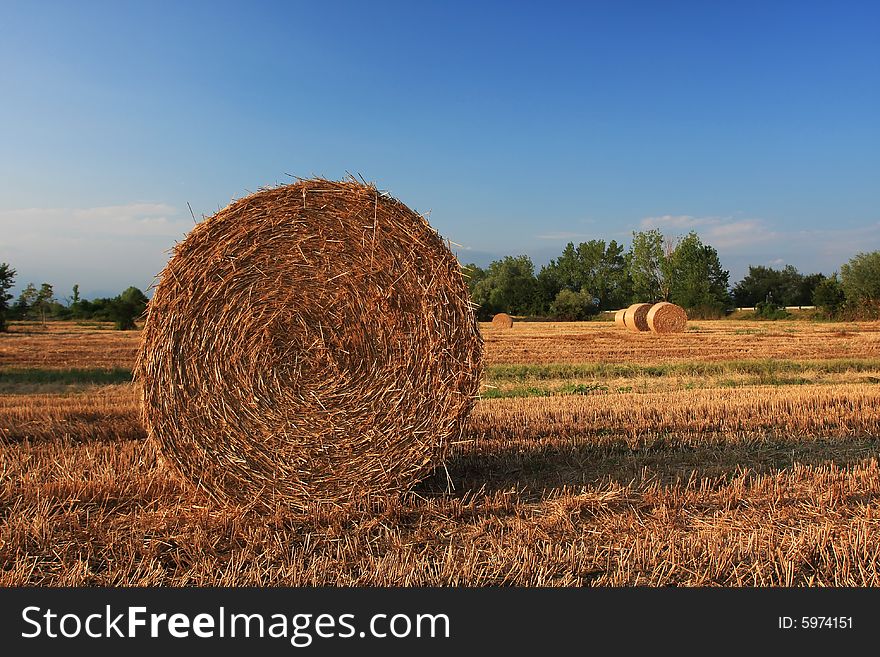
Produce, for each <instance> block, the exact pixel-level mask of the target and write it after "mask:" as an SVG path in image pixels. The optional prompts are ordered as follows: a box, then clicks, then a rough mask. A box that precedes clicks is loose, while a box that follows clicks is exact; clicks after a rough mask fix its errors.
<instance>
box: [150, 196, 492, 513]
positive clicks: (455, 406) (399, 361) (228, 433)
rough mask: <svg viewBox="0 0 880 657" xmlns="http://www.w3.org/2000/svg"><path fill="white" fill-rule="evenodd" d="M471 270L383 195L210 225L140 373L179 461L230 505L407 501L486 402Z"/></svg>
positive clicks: (278, 204) (267, 208)
mask: <svg viewBox="0 0 880 657" xmlns="http://www.w3.org/2000/svg"><path fill="white" fill-rule="evenodd" d="M481 358H482V339H481V338H480V334H479V327H478V324H477V322H476V319H475V317H474V313H473V310H472V308H471V305H470V297H469V294H468V288H467V285H466V283H465V281H464V278H463V277H462V274H461V269H460V266H459V263H458V262H457V260H456V258H455V256H454V255H453V254H452V253H451V252H450V250H449V249H448V247H447V246H446V244H445V243H444V241H443V240H442V239H441V237H440V236H439V235H438V234H437V233H436V232H435V231H434V230H433V229H432V228H431V227H430V225H429V224H428V222H427V221H426V220H425V219H424V217H422V216H420V215H418V214H416V213H415V212H413V211H412V210H410V209H409V208H407V207H406V206H405V205H404V204H403V203H401V202H399V201H397V200H395V199H393V198H391V197H389V196H387V195H386V194H384V193H382V192H379V191H378V190H377V189H376V188H375V187H373V186H372V185H363V184H359V183H356V182H353V181H344V182H332V181H328V180H320V179H316V180H305V181H300V182H297V183H295V184H292V185H285V186H281V187H276V188H274V189H265V190H261V191H259V192H257V193H256V194H253V195H251V196H248V197H246V198H243V199H241V200H239V201H236V202H234V203H232V204H231V205H229V206H228V207H226V208H225V209H223V210H221V211H219V212H218V213H217V214H216V215H214V216H213V217H210V218H209V219H207V220H205V221H203V222H201V223H199V224H198V225H197V226H196V227H195V228H193V230H192V232H191V233H190V234H189V236H188V237H187V238H186V239H185V240H184V241H183V242H181V243H180V244H178V245H177V246H176V248H175V249H174V255H173V257H172V258H171V260H170V262H169V263H168V265H167V266H166V268H165V270H164V272H163V273H162V275H161V281H160V283H159V284H158V287H157V288H156V290H155V294H154V296H153V300H152V302H151V303H150V306H149V311H148V315H147V320H146V325H145V327H144V330H143V337H142V344H141V347H140V351H139V354H138V360H137V365H136V374H137V377H138V378H139V379H140V380H141V381H142V382H143V417H144V421H145V424H146V427H147V431H148V434H149V437H150V439H151V440H153V441H155V444H156V445H157V446H158V447H159V450H160V452H161V454H162V455H163V456H164V460H165V461H166V462H167V463H168V464H169V465H170V466H171V467H172V468H173V469H174V470H176V471H177V472H178V473H179V474H180V475H182V476H183V477H184V478H185V479H187V480H189V481H190V482H193V483H196V484H197V485H198V486H200V487H201V488H203V489H204V490H205V491H207V492H208V494H209V495H210V496H211V497H213V498H214V499H216V500H220V501H226V500H233V501H240V502H247V503H253V504H255V505H256V506H259V507H264V508H267V509H271V508H274V507H276V506H278V505H281V506H285V507H288V508H293V509H299V510H304V509H308V508H313V507H314V505H316V504H333V505H341V504H344V503H346V502H349V501H355V500H357V499H361V498H363V497H367V496H370V495H373V494H378V495H385V494H387V493H396V492H399V491H403V490H406V489H408V488H410V487H411V486H412V485H413V484H414V483H415V482H416V481H418V480H419V479H420V478H422V477H423V476H424V475H426V474H428V473H429V472H430V471H431V470H432V469H433V468H434V467H435V466H437V465H439V464H440V463H441V462H442V460H443V459H444V458H445V456H446V454H447V450H448V448H449V445H450V443H451V442H453V441H454V440H456V439H457V438H458V437H459V436H460V434H461V432H462V430H463V424H464V420H465V419H466V417H467V415H468V413H469V412H470V410H471V408H472V407H473V404H474V400H475V398H476V397H477V395H478V390H479V385H480V377H481V367H482V366H481Z"/></svg>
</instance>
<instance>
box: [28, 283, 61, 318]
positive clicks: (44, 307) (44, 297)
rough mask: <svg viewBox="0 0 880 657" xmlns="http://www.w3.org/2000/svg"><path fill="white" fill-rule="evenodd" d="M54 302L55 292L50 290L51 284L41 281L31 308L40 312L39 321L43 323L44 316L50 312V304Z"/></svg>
mask: <svg viewBox="0 0 880 657" xmlns="http://www.w3.org/2000/svg"><path fill="white" fill-rule="evenodd" d="M54 303H57V302H56V301H55V292H54V291H53V290H52V286H51V285H50V284H49V283H43V284H42V285H41V286H40V290H39V291H38V292H37V297H36V299H35V300H34V304H33V308H34V309H35V310H36V311H37V312H38V313H39V314H40V321H42V322H43V324H45V323H46V316H47V315H48V314H49V313H50V312H51V310H52V304H54Z"/></svg>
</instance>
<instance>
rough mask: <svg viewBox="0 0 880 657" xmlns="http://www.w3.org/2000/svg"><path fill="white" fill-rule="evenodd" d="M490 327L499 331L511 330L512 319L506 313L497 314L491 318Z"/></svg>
mask: <svg viewBox="0 0 880 657" xmlns="http://www.w3.org/2000/svg"><path fill="white" fill-rule="evenodd" d="M492 326H494V327H495V328H500V329H509V328H513V317H511V316H510V315H508V314H507V313H498V314H497V315H495V316H494V317H493V318H492Z"/></svg>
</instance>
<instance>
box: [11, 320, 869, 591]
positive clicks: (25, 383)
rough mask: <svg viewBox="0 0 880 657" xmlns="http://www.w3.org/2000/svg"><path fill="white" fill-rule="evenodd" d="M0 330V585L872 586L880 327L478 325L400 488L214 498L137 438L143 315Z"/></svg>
mask: <svg viewBox="0 0 880 657" xmlns="http://www.w3.org/2000/svg"><path fill="white" fill-rule="evenodd" d="M12 328H13V331H12V333H9V334H6V335H0V358H2V361H0V435H2V436H3V438H2V440H3V444H2V446H0V509H2V517H3V522H2V524H0V564H2V567H0V585H3V586H20V585H50V586H62V585H99V586H122V585H125V586H132V585H137V586H152V585H166V586H180V585H218V586H226V585H228V586H245V585H254V586H266V585H268V586H273V585H279V586H298V585H331V586H332V585H367V586H373V585H388V586H418V585H453V586H456V585H470V586H484V585H523V586H582V585H587V586H634V585H648V586H668V585H681V586H876V585H880V568H878V563H880V541H878V540H877V536H878V534H880V466H878V451H880V442H878V437H880V403H878V401H880V324H878V323H821V322H808V321H776V322H757V321H755V322H739V321H733V320H722V321H699V320H698V321H691V322H689V323H688V327H687V330H686V331H685V332H683V333H679V334H670V335H662V334H655V333H651V332H645V333H631V332H629V331H621V330H620V329H619V328H618V327H615V325H614V324H613V323H612V322H587V323H537V322H535V323H531V322H520V323H518V324H517V330H516V331H505V330H500V329H497V328H495V327H493V326H492V325H491V324H490V323H484V324H481V326H480V329H481V332H482V335H483V338H484V341H485V359H486V363H487V366H486V369H485V373H484V379H483V382H482V388H481V393H482V399H481V400H480V401H479V402H478V403H477V406H476V409H475V411H474V412H473V413H472V415H471V417H470V419H469V423H468V425H467V427H466V430H465V432H464V435H463V436H462V438H461V439H460V440H459V441H457V442H456V444H454V445H452V446H451V450H450V454H449V456H448V459H447V461H446V466H445V468H439V469H437V470H436V471H434V472H433V473H432V474H431V475H429V476H428V477H427V478H426V479H425V480H423V481H422V482H421V483H419V484H417V485H416V486H415V488H413V489H412V490H411V491H410V492H408V493H405V494H403V495H397V496H393V495H389V496H388V497H386V498H383V499H374V500H373V501H372V502H371V503H370V505H369V506H367V505H366V504H364V505H362V506H360V507H353V508H348V509H346V510H344V511H339V510H334V509H331V508H329V507H328V508H327V509H326V510H323V511H321V510H319V511H318V512H316V513H315V514H313V515H312V516H308V517H305V518H304V517H303V516H302V515H301V514H296V513H293V512H291V511H289V510H286V509H284V508H283V507H279V508H277V509H274V510H272V511H269V512H265V511H259V510H258V509H255V508H252V505H249V504H248V503H246V502H244V503H235V502H228V503H225V504H218V503H216V502H214V501H212V500H211V499H209V498H208V497H207V496H206V495H204V494H202V493H200V492H199V491H198V490H196V489H194V488H193V487H191V486H189V485H187V484H185V483H181V482H180V481H178V480H177V479H176V478H173V477H170V476H168V472H167V470H166V469H165V466H163V465H162V463H161V461H160V459H159V458H158V456H157V453H156V451H155V449H154V448H153V446H152V443H151V442H149V441H147V440H146V434H145V431H144V429H143V426H142V425H141V421H140V411H139V396H140V391H139V389H138V385H139V384H132V383H130V381H129V379H130V372H131V368H132V367H133V365H134V355H135V351H136V348H137V344H138V339H139V335H138V332H135V331H133V332H128V333H119V332H115V331H108V330H103V329H99V328H96V327H86V326H76V325H74V324H61V323H59V324H50V325H49V326H47V327H41V326H39V325H13V327H12Z"/></svg>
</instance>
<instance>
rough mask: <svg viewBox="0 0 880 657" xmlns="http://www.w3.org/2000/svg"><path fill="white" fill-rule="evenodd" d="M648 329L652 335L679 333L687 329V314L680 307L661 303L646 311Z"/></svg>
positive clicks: (665, 302)
mask: <svg viewBox="0 0 880 657" xmlns="http://www.w3.org/2000/svg"><path fill="white" fill-rule="evenodd" d="M647 320H648V328H650V329H651V330H652V331H653V332H654V333H681V332H682V331H684V330H685V328H687V321H688V318H687V312H686V311H685V309H684V308H682V307H681V306H676V305H675V304H674V303H669V302H668V301H661V302H660V303H655V304H654V305H653V306H651V310H649V311H648V317H647Z"/></svg>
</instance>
